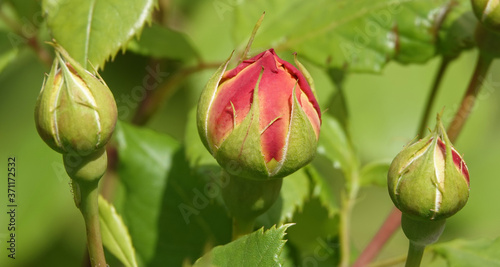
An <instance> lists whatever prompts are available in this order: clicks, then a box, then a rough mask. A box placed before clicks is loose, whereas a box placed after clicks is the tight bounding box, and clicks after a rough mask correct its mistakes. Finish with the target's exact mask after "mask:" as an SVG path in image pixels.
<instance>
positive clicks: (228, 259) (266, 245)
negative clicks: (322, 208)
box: [194, 224, 290, 267]
mask: <svg viewBox="0 0 500 267" xmlns="http://www.w3.org/2000/svg"><path fill="white" fill-rule="evenodd" d="M288 227H290V225H289V224H285V225H282V226H280V227H272V228H271V229H269V230H267V231H265V232H264V229H263V228H261V229H260V230H257V231H255V232H254V233H252V234H250V235H247V236H243V237H241V238H239V239H237V240H235V241H233V242H231V243H229V244H227V245H224V246H218V247H215V248H213V249H212V251H211V252H210V253H208V254H207V255H204V256H203V257H201V258H200V259H199V260H197V261H196V263H195V264H194V266H270V267H271V266H281V262H280V254H281V251H282V249H283V245H284V244H285V242H286V241H285V240H283V237H284V236H285V231H286V229H287V228H288Z"/></svg>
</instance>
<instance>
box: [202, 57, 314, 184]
mask: <svg viewBox="0 0 500 267" xmlns="http://www.w3.org/2000/svg"><path fill="white" fill-rule="evenodd" d="M228 62H229V59H228V61H227V62H226V63H225V64H223V66H221V67H220V68H219V70H218V71H217V72H216V73H215V74H214V76H213V77H212V78H211V79H210V81H209V82H208V84H207V86H206V87H205V90H204V91H203V93H202V95H201V98H200V101H199V104H198V118H197V121H198V131H199V133H200V137H201V139H202V141H203V143H204V144H205V146H206V147H207V149H208V150H209V151H210V152H211V153H212V155H213V156H214V157H215V158H216V159H217V161H218V162H219V164H220V165H221V166H222V167H223V168H225V169H226V171H228V172H231V170H228V168H226V165H227V164H229V162H236V163H237V165H238V166H239V168H238V172H237V173H235V172H233V173H232V174H233V175H237V176H240V177H244V178H250V179H260V180H266V179H269V178H281V177H284V176H286V175H289V174H291V173H293V172H295V171H296V170H298V169H299V168H301V167H303V166H304V165H306V164H307V163H309V162H310V161H311V160H312V158H313V157H314V154H315V151H316V146H317V141H318V137H319V130H320V125H321V112H320V109H319V105H318V102H317V101H316V99H315V96H314V93H313V90H312V89H311V87H310V85H309V83H308V80H307V79H306V77H305V76H304V74H303V73H302V72H301V71H299V70H298V69H297V68H295V67H294V66H293V65H292V64H290V63H288V62H286V61H284V60H282V59H280V58H279V57H278V56H277V55H276V53H275V52H274V50H273V49H269V50H267V51H264V52H262V53H261V54H259V55H257V56H255V57H253V58H251V59H248V60H244V61H243V62H242V63H241V64H240V65H238V66H237V67H236V68H234V69H232V70H229V71H226V67H227V65H228ZM299 68H301V69H302V66H301V65H299ZM306 75H307V74H306Z"/></svg>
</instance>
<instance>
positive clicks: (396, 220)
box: [353, 208, 401, 267]
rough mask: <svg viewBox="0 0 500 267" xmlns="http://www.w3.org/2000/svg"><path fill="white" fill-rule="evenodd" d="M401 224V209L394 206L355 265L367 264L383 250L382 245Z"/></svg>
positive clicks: (356, 266) (359, 266)
mask: <svg viewBox="0 0 500 267" xmlns="http://www.w3.org/2000/svg"><path fill="white" fill-rule="evenodd" d="M399 225H401V211H400V210H398V209H397V208H393V209H392V210H391V213H390V214H389V216H388V217H387V219H385V222H384V224H383V225H382V227H380V229H379V230H378V232H377V234H376V235H375V236H374V237H373V239H372V240H371V241H370V244H369V245H368V246H367V247H366V249H365V250H364V251H363V253H362V254H361V256H360V257H359V258H358V259H357V261H356V263H354V265H353V267H363V266H367V265H368V263H370V262H371V261H372V259H373V258H375V256H377V255H378V253H379V252H380V250H382V247H383V246H384V244H385V243H387V241H388V240H389V238H391V236H392V234H393V233H395V232H396V230H397V229H399Z"/></svg>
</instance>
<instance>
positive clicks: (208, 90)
mask: <svg viewBox="0 0 500 267" xmlns="http://www.w3.org/2000/svg"><path fill="white" fill-rule="evenodd" d="M233 54H234V51H233V52H231V55H229V57H228V58H227V59H226V61H225V62H224V63H222V65H220V67H219V68H218V69H217V71H216V72H215V73H214V74H213V75H212V77H211V78H210V79H209V80H208V82H207V85H205V89H203V91H202V92H201V95H200V100H199V101H198V110H197V114H196V123H197V125H198V133H199V135H200V138H201V141H202V142H203V145H205V147H206V148H207V149H208V151H209V152H210V153H211V154H214V151H215V150H216V149H215V147H214V145H213V144H210V142H209V140H208V115H209V113H210V108H211V106H212V103H213V102H214V100H215V95H216V93H217V89H218V87H219V82H220V80H221V79H222V75H223V74H224V72H225V71H226V68H227V65H228V64H229V61H230V60H231V58H232V57H233Z"/></svg>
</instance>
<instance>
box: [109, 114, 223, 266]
mask: <svg viewBox="0 0 500 267" xmlns="http://www.w3.org/2000/svg"><path fill="white" fill-rule="evenodd" d="M115 134H116V139H117V143H118V155H119V164H118V173H119V175H120V180H121V182H122V184H123V190H124V191H123V192H122V194H123V197H122V199H123V203H121V205H119V206H120V207H121V209H122V211H121V214H122V216H123V217H124V219H125V222H126V224H127V226H128V228H129V231H130V235H131V236H132V241H133V244H134V246H135V247H136V250H137V257H138V258H139V259H140V260H139V265H140V266H182V263H183V262H185V261H191V262H194V260H196V259H197V258H199V257H200V256H201V255H202V254H203V252H204V251H205V250H206V249H207V248H210V247H211V246H215V245H219V244H223V243H226V242H228V241H229V240H230V238H231V220H230V218H229V217H228V215H227V212H226V210H225V209H224V208H223V207H222V206H221V205H220V202H219V201H217V199H219V198H220V191H221V187H222V186H225V184H223V183H222V182H221V179H220V175H219V173H217V172H213V170H210V169H208V170H206V169H203V170H202V171H201V170H200V171H198V172H193V171H192V170H191V169H190V168H189V164H188V162H187V161H186V155H185V154H184V147H181V146H180V144H179V143H178V142H177V141H175V140H174V139H172V138H171V137H169V136H167V135H164V134H160V133H157V132H154V131H152V130H150V129H147V128H140V127H135V126H131V125H128V124H126V123H123V122H120V123H119V124H118V125H117V128H116V131H115ZM141 263H143V264H141Z"/></svg>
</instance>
